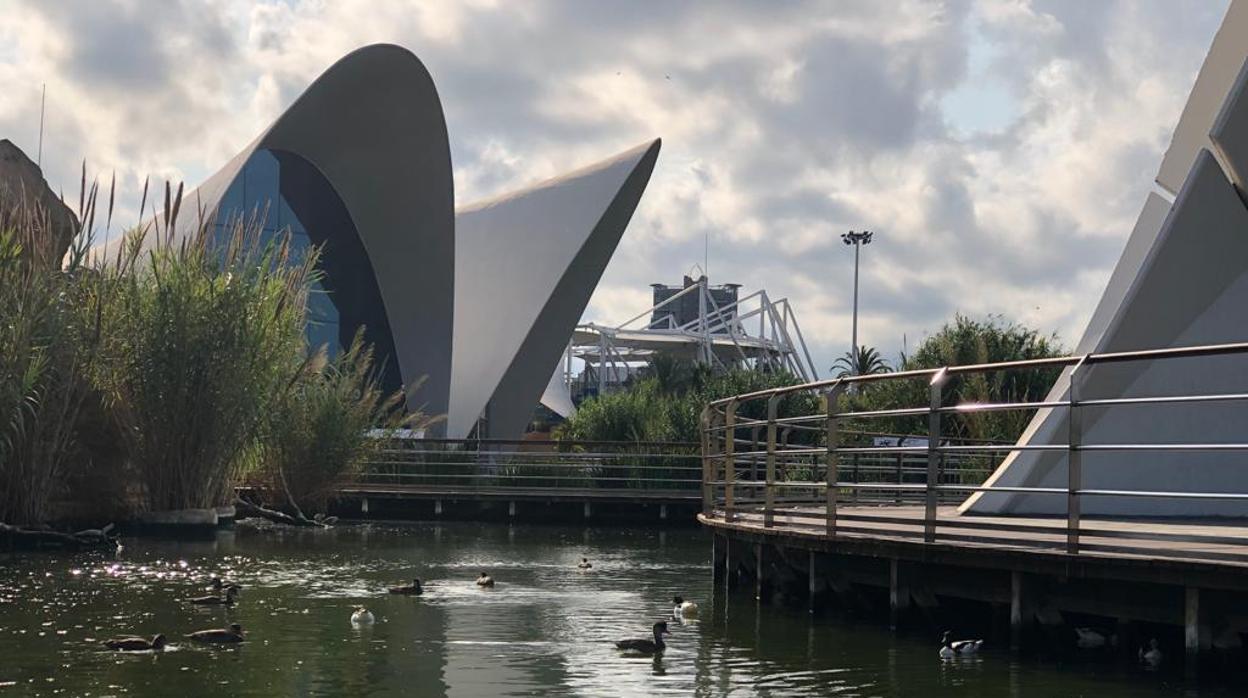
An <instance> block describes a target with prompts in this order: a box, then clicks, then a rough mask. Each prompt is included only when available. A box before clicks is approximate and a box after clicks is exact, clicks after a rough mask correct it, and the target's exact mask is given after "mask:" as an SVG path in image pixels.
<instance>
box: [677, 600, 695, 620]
mask: <svg viewBox="0 0 1248 698" xmlns="http://www.w3.org/2000/svg"><path fill="white" fill-rule="evenodd" d="M672 602H673V603H675V604H676V607H675V608H673V609H672V615H674V616H677V617H678V618H693V617H694V616H696V615H698V605H697V604H696V603H694V602H692V601H685V600H684V599H683V598H681V597H679V596H674V597H672Z"/></svg>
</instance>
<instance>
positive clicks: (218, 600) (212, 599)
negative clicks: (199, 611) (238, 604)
mask: <svg viewBox="0 0 1248 698" xmlns="http://www.w3.org/2000/svg"><path fill="white" fill-rule="evenodd" d="M236 596H238V590H237V589H234V588H231V587H226V588H225V596H217V595H215V594H214V595H212V596H196V597H194V598H191V599H187V601H189V602H191V603H193V604H197V605H199V606H233V605H234V597H236Z"/></svg>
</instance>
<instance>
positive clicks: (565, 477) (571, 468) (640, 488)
mask: <svg viewBox="0 0 1248 698" xmlns="http://www.w3.org/2000/svg"><path fill="white" fill-rule="evenodd" d="M702 457H703V456H702V453H701V452H700V449H699V448H698V445H697V444H689V443H682V442H664V443H644V442H641V443H639V442H631V441H630V442H610V441H548V442H535V441H515V440H510V441H504V440H476V439H472V440H454V439H428V440H422V439H393V440H391V441H390V442H388V443H386V444H384V445H382V446H381V447H380V448H378V449H377V451H376V452H375V455H373V456H372V457H371V458H370V459H369V460H368V461H367V462H365V463H364V464H363V467H362V468H361V469H360V472H359V474H358V475H356V476H355V478H354V479H353V481H351V482H348V483H345V484H344V485H343V490H344V491H357V490H361V488H365V489H368V488H374V489H375V488H382V489H384V490H385V491H386V492H387V493H390V494H398V495H402V494H412V495H420V494H422V493H425V494H438V493H446V492H454V493H457V494H465V493H467V494H469V495H473V494H475V495H478V496H481V497H497V496H504V495H508V496H509V495H514V494H525V493H529V494H534V495H542V496H557V495H558V493H565V494H566V495H567V496H569V497H573V498H577V497H583V496H586V493H593V496H594V498H596V499H602V498H604V497H605V498H611V497H618V498H619V499H621V500H626V499H631V498H634V497H635V496H641V495H644V496H647V497H653V496H654V493H656V492H670V493H673V494H674V495H675V494H678V493H690V492H693V493H696V492H697V490H698V488H699V487H700V486H701V481H702V478H701V476H700V474H699V471H701V470H702V466H701V464H700V461H701V459H702ZM361 491H362V490H361ZM370 491H371V490H370ZM379 491H380V490H379ZM552 493H554V494H553V495H552ZM680 496H682V497H683V496H687V495H686V494H680ZM694 496H696V494H695V495H694Z"/></svg>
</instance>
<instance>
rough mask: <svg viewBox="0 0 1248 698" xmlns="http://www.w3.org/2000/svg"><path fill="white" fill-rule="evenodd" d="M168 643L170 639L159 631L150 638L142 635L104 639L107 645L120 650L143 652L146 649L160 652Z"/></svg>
mask: <svg viewBox="0 0 1248 698" xmlns="http://www.w3.org/2000/svg"><path fill="white" fill-rule="evenodd" d="M166 644H168V640H166V639H165V636H164V635H163V634H159V633H158V634H156V635H154V636H153V637H152V639H150V640H148V639H146V638H142V637H115V638H113V639H111V640H105V641H104V646H105V647H107V648H109V649H110V650H118V651H120V652H142V651H145V650H152V651H155V652H159V651H160V650H163V649H164V648H165V645H166Z"/></svg>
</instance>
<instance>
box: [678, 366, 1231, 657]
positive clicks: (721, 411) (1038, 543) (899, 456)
mask: <svg viewBox="0 0 1248 698" xmlns="http://www.w3.org/2000/svg"><path fill="white" fill-rule="evenodd" d="M1244 353H1248V344H1234V345H1219V346H1207V347H1189V348H1180V349H1164V350H1151V351H1147V352H1122V353H1117V354H1102V355H1088V356H1080V357H1063V358H1057V359H1041V360H1035V361H1016V362H1010V363H1008V364H984V365H978V366H950V367H944V368H937V369H923V370H917V371H908V372H904V373H895V374H876V375H862V376H848V377H844V378H838V379H833V380H828V381H821V382H816V383H809V384H802V385H794V386H786V387H781V388H774V389H769V390H764V391H759V392H756V393H750V394H745V395H738V396H733V397H729V398H725V399H722V400H717V401H715V402H713V403H711V404H710V405H708V406H707V409H706V410H705V411H704V412H703V416H702V420H703V422H702V426H703V439H702V456H703V458H702V467H703V469H702V495H703V502H702V511H701V513H700V514H698V520H699V522H700V523H701V524H702V525H704V526H705V527H707V528H708V529H710V530H711V531H713V533H714V541H715V542H714V546H715V570H716V571H715V574H716V579H717V581H720V582H722V584H723V588H724V589H726V590H734V589H741V588H742V587H743V586H744V587H745V588H746V589H748V590H750V591H752V593H753V594H754V596H755V598H756V599H757V600H758V601H759V602H760V603H766V602H771V601H782V602H788V603H801V604H805V605H806V606H807V607H808V608H810V609H811V610H812V611H813V610H817V609H818V608H819V607H820V606H822V605H824V604H826V603H828V602H830V601H832V600H834V599H835V600H837V601H839V602H840V603H842V604H844V605H846V606H848V607H855V606H861V605H864V604H867V605H870V604H871V603H872V599H874V600H875V601H874V603H875V604H877V605H878V603H879V601H880V600H881V599H886V601H884V603H886V604H887V606H888V616H889V618H890V620H891V622H892V623H893V624H894V625H895V624H897V623H898V622H899V621H900V620H901V619H903V618H905V617H906V616H907V615H908V614H910V613H911V612H913V611H915V610H916V609H917V610H918V611H920V612H922V613H924V614H927V615H928V616H929V621H930V620H931V619H932V618H934V617H936V616H937V615H938V614H937V613H935V609H939V608H941V607H942V606H943V605H945V604H947V603H951V602H955V603H960V604H964V603H966V602H970V603H972V604H978V606H979V607H980V608H982V609H985V610H986V611H987V612H986V613H980V614H969V615H962V616H959V617H956V618H954V619H952V620H955V621H957V622H961V623H964V624H967V625H971V624H980V625H982V624H986V623H989V622H991V620H992V619H994V618H995V619H1001V620H1004V619H1006V618H1008V625H1009V632H1010V638H1011V642H1010V644H1011V645H1012V646H1015V647H1017V646H1018V645H1019V644H1020V643H1021V642H1022V640H1023V638H1024V637H1026V636H1029V635H1030V634H1031V631H1032V630H1033V629H1034V628H1035V627H1036V626H1043V627H1044V628H1049V629H1061V628H1065V631H1064V633H1063V632H1059V631H1057V630H1052V631H1050V632H1048V633H1047V634H1048V635H1049V636H1050V637H1055V636H1061V635H1063V634H1064V635H1065V637H1066V641H1069V642H1070V643H1071V644H1074V635H1075V632H1074V630H1073V627H1071V620H1072V619H1073V620H1074V621H1075V622H1078V623H1081V624H1083V625H1084V626H1085V627H1087V626H1090V627H1093V628H1095V629H1097V631H1098V633H1099V634H1100V636H1101V637H1103V638H1105V639H1108V638H1112V637H1117V638H1118V639H1119V644H1120V645H1122V646H1130V649H1131V651H1132V652H1134V650H1135V648H1138V647H1139V646H1140V645H1142V644H1144V643H1145V642H1147V641H1148V639H1150V638H1149V637H1137V636H1136V634H1135V630H1136V628H1138V627H1146V631H1147V632H1149V633H1150V634H1161V635H1163V645H1167V647H1166V649H1169V650H1171V651H1176V650H1179V649H1180V647H1179V646H1176V645H1178V644H1179V643H1181V649H1182V653H1183V654H1184V655H1185V656H1186V657H1187V658H1188V660H1189V661H1188V662H1187V665H1188V666H1189V668H1190V667H1195V666H1196V661H1195V660H1196V659H1197V658H1198V657H1199V655H1200V654H1201V653H1202V652H1204V651H1206V650H1210V649H1239V648H1242V647H1243V640H1244V637H1245V635H1248V519H1228V518H1187V519H1177V518H1155V519H1146V518H1113V517H1094V516H1090V515H1087V514H1084V513H1083V509H1084V508H1085V507H1084V505H1083V502H1084V501H1085V500H1086V499H1087V498H1096V497H1135V498H1140V501H1146V502H1147V501H1157V502H1161V501H1167V500H1170V501H1174V500H1180V499H1181V500H1186V501H1188V502H1199V501H1226V500H1248V486H1245V487H1240V488H1234V487H1228V490H1229V491H1219V492H1196V491H1188V490H1183V491H1162V490H1160V489H1158V488H1156V487H1154V488H1152V489H1150V488H1149V485H1150V484H1151V483H1149V482H1141V483H1140V486H1139V488H1138V489H1130V490H1106V489H1095V488H1090V487H1087V486H1085V485H1084V483H1083V471H1082V468H1083V460H1084V457H1083V456H1084V454H1086V453H1099V452H1106V451H1124V450H1129V451H1131V452H1132V453H1133V454H1135V456H1136V457H1137V458H1138V459H1140V460H1144V459H1148V458H1150V457H1151V455H1152V454H1154V453H1161V452H1174V451H1189V452H1203V451H1219V452H1234V453H1243V454H1245V455H1248V438H1245V439H1241V440H1239V441H1238V442H1228V443H1214V444H1210V443H1201V442H1192V443H1149V442H1147V441H1146V440H1144V438H1146V437H1147V436H1148V435H1143V436H1142V438H1141V441H1140V442H1138V443H1113V444H1102V443H1087V442H1086V441H1084V439H1083V433H1082V431H1081V430H1080V429H1078V428H1074V427H1073V426H1072V428H1070V429H1069V430H1068V431H1069V433H1068V434H1067V436H1068V442H1066V443H1055V444H1042V445H1032V444H1028V445H1017V444H1001V443H980V444H968V443H957V442H955V440H953V439H951V438H950V437H949V436H948V435H946V434H945V433H944V431H943V430H942V418H947V416H949V415H952V414H964V413H967V412H971V411H974V412H981V413H984V412H990V411H1011V410H1015V411H1024V412H1029V413H1033V414H1034V412H1035V410H1038V409H1049V410H1066V411H1068V413H1069V415H1070V422H1071V424H1072V425H1074V424H1079V419H1080V418H1081V417H1080V415H1082V414H1083V412H1084V410H1086V409H1089V408H1091V409H1099V410H1112V409H1129V408H1131V407H1132V406H1138V405H1154V404H1155V405H1166V406H1169V407H1171V408H1173V409H1184V408H1185V406H1187V405H1190V404H1195V403H1217V402H1226V401H1240V400H1248V394H1241V393H1225V394H1199V395H1164V396H1132V397H1130V398H1122V397H1120V396H1097V397H1096V398H1095V399H1088V397H1087V396H1081V397H1080V399H1079V400H1076V399H1075V398H1074V397H1067V398H1062V399H1056V400H1053V399H1050V400H1048V401H1045V402H1012V403H1000V404H991V403H973V404H966V405H963V404H950V402H949V400H948V399H947V398H948V396H947V395H946V394H945V393H944V392H943V391H944V390H945V386H946V385H948V384H949V383H950V382H951V381H954V380H957V379H959V377H962V376H970V375H977V374H989V373H993V372H1001V371H1007V372H1008V371H1020V370H1033V369H1042V368H1047V369H1052V368H1054V367H1073V368H1072V370H1075V371H1084V372H1086V371H1089V370H1095V368H1096V367H1097V366H1100V365H1105V364H1120V363H1124V362H1131V361H1163V360H1170V359H1183V358H1188V359H1190V358H1194V357H1207V356H1221V355H1231V354H1244ZM895 380H896V381H916V380H917V381H922V382H923V383H924V384H926V390H925V391H923V392H926V393H927V395H926V397H927V399H926V400H925V401H924V404H922V405H901V406H898V407H896V408H890V409H872V410H870V411H858V412H854V411H852V409H850V406H851V405H852V404H853V403H852V402H851V401H850V400H848V399H847V397H846V396H847V395H849V394H852V392H853V391H855V390H862V389H865V388H863V387H862V386H864V385H866V384H871V383H876V382H879V381H895ZM784 405H789V406H794V405H796V406H798V408H799V409H804V410H805V411H801V412H793V411H790V412H788V413H786V412H785V411H784V409H783V408H782V407H783V406H784ZM802 406H805V407H804V408H802ZM811 406H814V407H813V409H812V407H811ZM881 418H885V419H888V418H894V419H895V418H905V419H912V420H922V421H923V422H924V423H925V425H926V429H924V430H921V431H918V432H917V433H915V434H913V435H912V436H911V437H910V438H911V439H912V441H915V442H917V443H913V442H912V443H904V442H902V441H901V440H899V441H898V442H897V443H896V444H895V445H890V444H882V443H880V442H879V441H878V440H876V441H870V440H864V439H862V438H860V437H855V436H853V435H852V434H851V433H850V432H849V429H850V428H855V427H857V428H861V427H862V425H863V423H864V422H870V421H871V420H876V419H881ZM859 433H861V432H859ZM1029 448H1030V449H1045V450H1048V451H1058V452H1061V453H1062V454H1063V456H1064V461H1065V464H1066V472H1065V473H1064V475H1065V482H1064V483H1061V485H1060V486H1048V487H1041V486H1014V487H1006V488H999V489H1000V490H1001V491H1009V492H1014V493H1024V494H1031V495H1034V496H1037V497H1054V498H1059V501H1063V502H1064V503H1065V506H1064V507H1062V509H1064V513H1063V514H1062V515H1060V516H1055V517H1040V516H1025V515H998V516H975V515H965V514H964V515H959V514H958V513H957V511H956V509H955V507H954V506H950V505H952V504H956V503H958V502H961V501H962V500H963V499H964V498H965V497H967V496H968V495H971V494H973V493H976V492H984V491H990V490H992V489H993V487H991V486H989V485H985V484H984V479H985V476H986V474H987V473H989V472H991V470H992V469H993V468H994V467H995V465H996V463H997V462H999V461H1000V459H1001V458H1004V457H1006V456H1007V455H1008V454H1010V453H1012V452H1014V453H1017V452H1020V451H1022V450H1025V449H1029ZM1244 483H1248V470H1246V471H1245V477H1244ZM1232 484H1233V483H1232ZM1236 490H1238V491H1236ZM1141 509H1145V510H1146V509H1147V507H1141ZM1189 509H1191V510H1193V511H1199V509H1200V507H1198V506H1191V507H1189ZM955 630H956V628H955Z"/></svg>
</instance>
